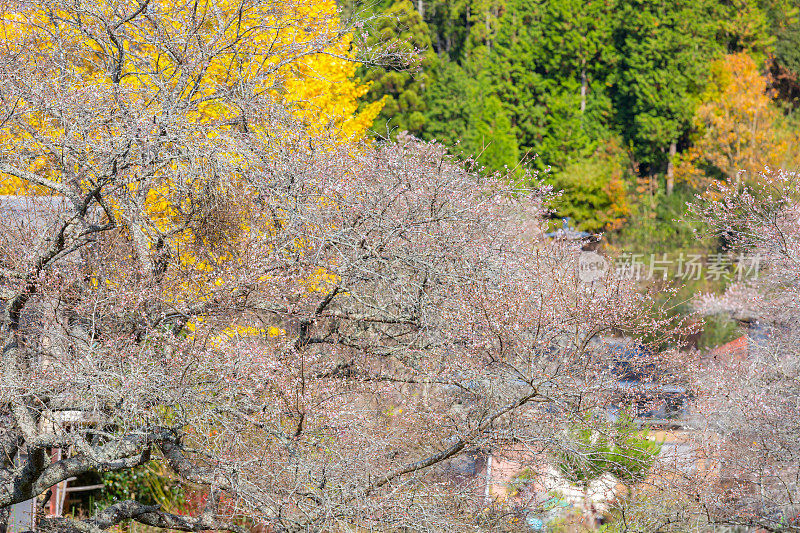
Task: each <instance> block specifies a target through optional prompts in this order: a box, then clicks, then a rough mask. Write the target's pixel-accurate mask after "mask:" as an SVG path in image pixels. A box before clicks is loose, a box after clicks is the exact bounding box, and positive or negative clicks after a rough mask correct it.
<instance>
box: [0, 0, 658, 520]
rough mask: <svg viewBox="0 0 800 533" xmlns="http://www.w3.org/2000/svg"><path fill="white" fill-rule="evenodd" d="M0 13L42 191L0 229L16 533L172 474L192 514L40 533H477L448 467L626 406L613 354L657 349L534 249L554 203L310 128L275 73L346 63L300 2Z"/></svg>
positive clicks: (2, 402) (146, 511)
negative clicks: (632, 346) (120, 488)
mask: <svg viewBox="0 0 800 533" xmlns="http://www.w3.org/2000/svg"><path fill="white" fill-rule="evenodd" d="M220 6H221V7H220ZM311 7H313V5H312V6H311ZM22 15H25V16H22ZM34 15H35V16H34ZM4 16H5V19H4V20H5V21H6V23H7V24H6V26H5V30H6V35H7V37H8V38H7V39H6V41H5V42H4V45H3V46H4V49H3V53H2V54H0V62H2V63H0V79H2V83H0V124H1V125H2V126H1V127H0V142H1V143H2V149H1V150H0V173H2V176H3V177H4V178H7V179H12V178H13V179H14V180H16V183H18V184H19V190H20V191H24V192H25V196H23V197H19V196H18V197H15V198H14V199H13V201H14V203H13V204H11V203H9V201H10V200H8V199H6V204H5V206H4V208H5V211H4V213H5V214H4V215H3V216H2V217H0V239H1V241H0V261H1V263H0V310H1V311H2V314H0V342H2V357H3V360H2V382H1V383H0V416H2V418H1V419H0V420H1V423H2V425H1V426H0V448H2V455H0V509H2V510H3V513H4V516H6V517H7V515H8V509H9V507H10V506H11V505H13V504H16V503H18V502H22V501H25V500H28V499H31V498H37V497H39V496H42V495H44V494H46V493H47V491H48V490H49V489H50V488H51V487H52V486H54V485H55V484H57V483H59V482H61V481H63V480H65V479H68V478H70V477H74V476H78V475H81V474H84V473H87V472H100V473H102V472H114V471H120V470H125V469H130V468H134V467H136V466H137V465H141V464H143V463H146V462H149V461H159V462H161V463H163V464H164V465H165V467H166V468H168V469H169V470H170V471H171V472H172V473H173V474H174V475H175V477H176V478H177V479H178V480H179V482H180V483H182V484H184V486H185V487H187V490H193V491H199V492H202V493H203V494H204V495H205V499H204V502H205V503H204V507H203V508H201V509H198V510H197V513H195V514H186V515H178V514H173V513H169V512H166V511H164V510H163V509H161V508H159V507H157V506H149V505H144V504H142V503H139V502H137V501H133V500H129V501H121V502H117V503H114V504H113V505H111V506H109V507H108V508H105V509H101V510H99V511H98V512H97V514H96V515H94V516H92V517H90V518H87V519H78V518H69V517H50V518H46V519H43V520H41V521H40V525H39V527H40V528H41V530H43V531H45V530H48V528H50V530H57V531H81V532H86V531H91V532H96V531H103V530H107V529H109V528H112V527H114V526H115V525H117V524H120V523H123V522H126V521H130V520H133V521H136V522H140V523H143V524H147V525H150V526H155V527H161V528H170V529H173V530H181V531H206V530H229V531H246V530H247V529H248V528H250V527H253V526H255V525H260V526H261V527H265V528H268V530H271V531H331V530H334V529H335V528H336V527H341V526H361V527H367V528H385V529H387V530H391V529H396V528H399V527H404V528H408V529H411V530H436V531H464V530H465V529H466V528H468V527H469V528H476V529H480V528H481V527H484V526H481V522H480V514H479V513H477V512H476V509H478V508H479V506H481V505H482V503H483V500H482V497H481V496H480V495H478V494H476V492H475V490H474V487H473V486H472V485H471V484H470V481H469V480H466V481H464V480H460V481H459V480H458V479H456V478H457V477H458V476H455V475H454V474H453V472H454V471H455V470H454V468H453V467H452V461H453V460H455V459H457V458H458V457H459V456H463V455H464V454H468V453H473V452H474V451H475V450H493V449H501V448H502V447H503V446H504V445H508V444H513V445H514V446H515V448H516V449H520V448H522V449H524V450H526V452H525V453H527V454H529V455H530V456H531V457H540V458H543V457H547V456H550V455H551V454H552V453H553V450H554V449H558V447H559V446H564V445H568V443H566V444H565V443H564V440H565V439H566V437H565V434H566V433H567V431H566V430H567V429H568V428H574V424H575V423H576V421H579V420H582V419H584V418H585V417H584V416H583V414H584V413H585V412H587V411H589V410H594V409H597V408H598V407H602V406H604V405H606V403H607V401H608V398H609V394H610V391H611V390H612V389H613V387H610V386H609V383H610V380H611V379H612V376H611V374H610V372H609V364H608V360H607V359H608V352H607V351H605V350H603V349H601V348H602V347H601V344H602V343H600V342H599V341H598V339H601V338H602V337H603V336H604V335H611V334H627V335H640V334H642V335H643V334H646V333H648V334H650V338H655V337H654V336H657V335H655V334H657V333H659V332H664V331H668V328H667V319H666V318H663V317H662V316H661V315H660V314H659V313H658V312H657V311H655V312H654V306H653V300H652V298H650V296H648V295H647V294H643V293H641V292H640V291H639V290H637V287H635V286H634V285H633V282H629V281H626V280H619V279H614V278H613V277H611V276H606V277H603V278H600V279H597V280H594V281H591V282H585V281H582V280H581V279H580V276H579V274H578V258H579V254H580V250H579V246H578V244H575V243H571V242H565V241H558V240H549V239H546V238H544V236H543V230H544V223H543V222H542V216H543V214H544V211H545V209H546V201H547V197H548V194H549V193H548V191H546V190H540V191H527V192H526V191H521V190H520V189H518V188H516V187H514V186H512V185H508V183H509V182H508V181H507V180H505V179H503V178H502V177H499V176H494V177H486V176H485V175H483V174H482V173H480V172H477V171H476V169H475V168H474V165H473V164H472V163H471V162H469V161H466V162H461V161H458V160H455V159H453V158H451V157H450V156H448V155H447V154H446V150H445V149H444V148H443V147H442V146H440V145H437V144H430V143H423V142H421V141H418V140H415V139H413V138H410V137H404V136H400V137H399V139H398V140H397V141H396V142H370V141H365V140H358V139H357V138H354V137H353V136H351V135H344V136H343V135H342V128H343V126H342V124H341V123H337V121H335V120H333V121H329V122H328V123H320V122H319V121H316V122H314V121H309V113H308V108H307V107H306V108H303V107H302V103H300V104H297V103H296V102H294V103H293V101H292V99H291V98H290V97H289V96H291V95H289V96H287V95H286V94H284V93H283V92H282V89H281V87H285V84H286V83H287V82H286V79H288V78H282V76H283V73H284V72H285V71H286V70H285V69H288V71H291V69H292V67H293V65H294V66H297V67H298V68H300V67H301V65H306V66H307V65H308V64H307V63H303V62H302V59H303V58H305V57H307V56H308V55H309V54H311V53H316V54H334V55H337V54H338V55H337V57H338V56H342V57H347V58H348V60H354V59H356V58H355V57H353V56H350V55H347V54H344V52H342V51H339V52H336V51H335V49H334V51H331V47H334V48H335V47H336V46H338V44H337V43H340V42H341V35H342V33H341V31H340V30H339V29H328V25H327V24H328V22H330V20H329V19H328V18H326V17H327V15H325V14H324V13H323V14H322V15H320V13H319V12H318V11H316V10H314V9H311V8H309V3H308V2H297V3H293V2H289V1H281V2H276V1H269V0H242V1H241V2H237V3H233V4H224V5H221V4H218V5H217V6H216V7H214V6H213V5H212V3H208V4H202V5H201V4H200V3H197V2H185V3H183V2H180V1H175V2H164V3H162V2H154V1H153V0H150V2H149V3H148V2H147V1H145V2H144V3H141V4H137V3H130V2H124V1H123V2H119V3H112V4H109V3H106V2H97V3H93V2H91V1H87V2H77V3H76V2H71V1H70V2H60V1H59V0H54V1H52V2H46V3H41V4H35V5H34V4H25V3H19V2H16V3H12V4H7V5H6V12H5V14H4ZM320 17H322V18H320ZM26 25H27V26H26ZM31 25H32V26H31ZM276 28H277V29H276ZM308 28H314V29H313V30H309V31H304V29H308ZM11 30H14V31H13V32H12V31H11ZM284 31H287V32H289V33H288V34H286V35H285V34H284V33H282V32H284ZM342 31H343V30H342ZM270 36H271V38H269V37H270ZM304 36H307V37H304ZM87 43H88V44H87ZM376 53H377V52H376ZM390 53H391V51H390ZM374 57H377V56H374ZM287 76H288V74H287ZM282 80H283V81H282ZM297 105H300V107H301V109H302V110H303V112H301V113H298V112H297ZM656 340H658V339H656ZM53 449H59V450H61V451H62V452H63V453H62V454H61V456H60V458H54V457H53V455H52V454H51V453H50V451H51V450H53ZM4 520H5V518H4Z"/></svg>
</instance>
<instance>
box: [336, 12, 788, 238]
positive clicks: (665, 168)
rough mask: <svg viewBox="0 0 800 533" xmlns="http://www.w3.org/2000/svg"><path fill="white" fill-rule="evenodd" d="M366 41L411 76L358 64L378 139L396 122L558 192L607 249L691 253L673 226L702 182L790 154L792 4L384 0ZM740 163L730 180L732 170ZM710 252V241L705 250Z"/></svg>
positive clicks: (784, 160)
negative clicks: (403, 62)
mask: <svg viewBox="0 0 800 533" xmlns="http://www.w3.org/2000/svg"><path fill="white" fill-rule="evenodd" d="M342 7H343V9H344V11H345V12H346V13H347V14H355V15H358V14H359V13H360V14H361V15H362V16H363V15H365V14H366V15H386V16H385V17H380V16H378V18H376V19H374V21H373V23H372V24H371V25H369V30H368V31H369V32H370V38H371V39H372V40H373V41H377V40H384V41H388V40H391V39H397V38H399V39H400V40H401V41H402V42H403V43H404V45H405V46H409V47H416V48H419V49H421V50H423V52H422V54H423V60H422V64H421V67H420V69H418V70H417V71H404V70H392V69H383V70H375V69H365V70H364V73H363V75H364V77H365V79H366V80H368V81H369V82H371V92H370V94H369V99H370V101H377V100H381V99H382V100H383V101H384V104H385V105H384V108H383V111H382V113H381V115H380V116H379V117H378V119H377V120H376V122H375V124H374V128H375V131H376V133H377V134H378V135H382V136H391V135H394V134H396V133H397V132H399V131H403V130H407V131H409V132H411V133H413V134H414V135H416V136H419V137H421V138H423V139H436V140H439V141H442V142H444V143H445V144H447V145H449V146H451V147H452V150H453V151H454V152H456V153H459V152H461V153H466V154H479V156H478V161H479V162H480V163H481V164H482V165H484V166H485V167H486V168H487V169H490V170H493V169H502V168H503V167H506V166H507V167H509V168H512V169H518V170H520V169H525V168H529V169H533V170H538V171H539V174H538V175H539V178H540V179H543V180H544V181H546V182H549V183H551V184H553V185H554V186H555V187H556V188H557V189H561V190H563V191H564V195H563V197H562V198H561V199H560V200H559V201H558V203H557V212H556V213H554V219H560V218H562V217H570V219H571V220H572V224H573V225H575V226H577V227H579V228H581V229H583V230H588V231H603V232H605V233H606V241H607V242H609V243H610V244H611V245H612V246H616V247H617V248H618V249H621V248H628V249H645V248H646V250H647V251H648V252H649V251H651V250H654V251H675V250H678V249H685V248H691V247H696V246H698V244H697V243H695V242H694V239H693V236H692V235H691V232H690V231H688V229H686V228H687V226H682V225H678V224H675V223H674V222H673V220H674V219H676V218H680V217H681V215H682V213H683V210H684V205H685V202H686V201H687V200H689V199H691V198H692V197H693V196H694V195H695V194H698V193H699V194H703V193H704V191H706V190H707V189H708V185H709V184H711V183H713V181H714V180H739V179H745V180H751V181H752V180H758V179H759V178H758V171H759V170H763V168H764V166H765V165H768V166H770V167H772V168H775V167H781V168H787V169H794V168H796V166H797V163H798V161H800V148H798V142H797V141H798V138H800V135H798V131H800V130H798V128H797V125H798V119H797V113H796V110H797V106H798V103H799V102H800V100H799V98H800V80H798V75H799V74H800V22H799V20H798V7H797V5H796V0H673V1H669V2H667V1H663V0H414V2H411V1H409V0H382V1H379V2H373V3H369V4H355V5H354V4H353V3H352V2H350V3H345V4H343V6H342ZM742 170H743V171H745V172H744V173H743V174H741V173H740V171H742ZM705 246H707V247H712V248H713V246H714V244H713V243H712V244H707V245H705Z"/></svg>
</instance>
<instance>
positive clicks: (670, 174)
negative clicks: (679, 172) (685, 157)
mask: <svg viewBox="0 0 800 533" xmlns="http://www.w3.org/2000/svg"><path fill="white" fill-rule="evenodd" d="M677 152H678V145H677V143H676V142H675V141H672V142H671V143H670V145H669V158H668V159H667V196H669V195H671V194H672V189H674V188H675V164H674V163H673V160H674V159H675V154H676V153H677Z"/></svg>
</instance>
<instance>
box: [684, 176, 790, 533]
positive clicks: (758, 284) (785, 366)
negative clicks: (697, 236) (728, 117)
mask: <svg viewBox="0 0 800 533" xmlns="http://www.w3.org/2000/svg"><path fill="white" fill-rule="evenodd" d="M757 184H758V185H757V186H753V187H750V188H742V187H735V186H723V187H722V188H721V189H720V190H719V191H718V193H719V194H718V198H717V200H715V201H712V202H708V203H706V204H704V205H702V206H698V207H697V212H698V213H699V214H700V215H701V216H702V217H703V218H704V219H705V221H706V222H707V223H709V224H710V225H711V227H712V228H713V230H714V231H715V232H716V233H717V235H719V236H720V237H722V238H723V239H724V240H725V242H727V243H729V244H730V245H731V247H732V248H733V249H734V250H739V251H743V252H746V253H747V254H748V255H753V256H758V257H759V258H760V261H761V263H762V268H761V270H760V275H759V276H758V278H757V279H755V280H752V281H750V282H747V283H740V284H736V285H734V286H732V287H731V288H730V289H729V290H728V291H727V292H726V293H725V294H724V295H722V296H710V295H708V296H705V297H703V298H701V299H700V301H699V302H698V308H699V309H700V310H702V311H704V312H706V313H714V312H728V313H730V314H731V315H732V316H733V317H734V318H736V319H738V320H740V321H742V322H744V323H747V324H748V325H749V338H748V344H747V353H746V354H739V356H738V357H727V358H724V359H723V360H720V361H716V362H713V361H712V362H710V364H709V365H706V367H705V368H704V369H703V371H702V372H701V373H700V374H699V377H700V379H699V380H698V385H699V388H698V392H699V394H700V395H701V397H702V398H703V401H701V402H700V403H699V408H700V414H702V415H703V420H704V422H705V424H704V425H703V428H704V430H705V431H704V432H703V439H702V440H701V445H700V446H699V448H698V449H699V453H700V454H701V456H702V457H703V462H704V463H705V466H704V468H703V469H700V470H702V471H703V472H704V473H703V474H701V476H702V477H705V480H704V481H700V482H697V483H696V486H695V488H694V489H692V490H691V492H692V493H693V494H694V496H695V498H696V500H697V501H698V502H700V504H701V509H702V512H703V513H704V515H705V516H706V518H707V520H708V521H710V522H712V523H725V524H741V525H746V526H752V527H759V528H762V529H763V530H767V531H800V501H799V500H798V497H797V496H798V491H800V468H799V467H798V465H800V440H798V435H800V425H799V424H800V422H799V421H800V352H799V351H798V346H800V336H798V335H799V333H798V332H800V304H798V302H800V203H798V201H799V200H800V182H798V177H797V175H796V174H794V173H790V172H784V171H769V170H766V171H765V172H763V173H761V174H760V176H759V179H758V180H757ZM709 473H712V474H713V475H711V476H708V475H707V474H709Z"/></svg>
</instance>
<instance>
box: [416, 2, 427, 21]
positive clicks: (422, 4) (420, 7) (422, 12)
mask: <svg viewBox="0 0 800 533" xmlns="http://www.w3.org/2000/svg"><path fill="white" fill-rule="evenodd" d="M417 12H418V13H419V16H420V17H422V19H423V20H424V19H425V2H424V0H417Z"/></svg>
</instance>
